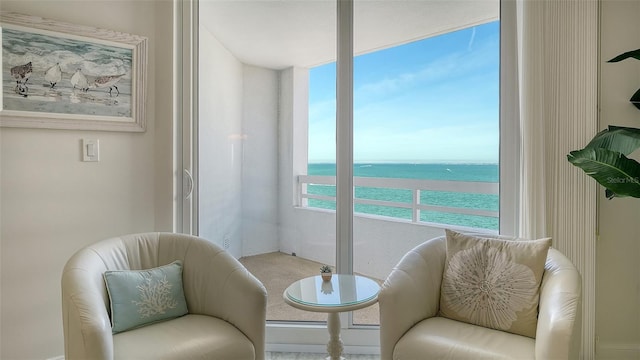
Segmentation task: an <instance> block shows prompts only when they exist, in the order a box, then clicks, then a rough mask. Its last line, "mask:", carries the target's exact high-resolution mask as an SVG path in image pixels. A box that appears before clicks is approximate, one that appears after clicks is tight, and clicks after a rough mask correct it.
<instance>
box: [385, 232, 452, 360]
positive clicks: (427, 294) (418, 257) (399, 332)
mask: <svg viewBox="0 0 640 360" xmlns="http://www.w3.org/2000/svg"><path fill="white" fill-rule="evenodd" d="M445 258H446V242H445V239H444V238H443V237H440V238H435V239H432V240H429V241H427V242H425V243H423V244H421V245H419V246H417V247H415V248H414V249H412V250H411V251H409V252H408V253H407V254H405V255H404V257H403V258H402V259H401V260H400V262H399V263H398V265H396V266H395V267H394V269H393V270H392V271H391V274H389V276H388V277H387V279H386V280H385V282H384V283H383V284H382V288H381V290H380V294H379V296H378V301H379V304H380V351H381V359H383V360H387V359H391V358H392V356H393V349H394V347H395V345H396V343H397V342H398V340H399V339H400V338H401V337H402V336H403V335H404V334H405V333H406V332H407V331H408V330H409V329H411V328H412V327H413V326H414V325H415V324H416V323H418V322H420V321H422V320H424V319H427V318H430V317H433V316H436V315H437V313H438V309H439V307H440V284H441V282H442V272H443V269H444V263H445Z"/></svg>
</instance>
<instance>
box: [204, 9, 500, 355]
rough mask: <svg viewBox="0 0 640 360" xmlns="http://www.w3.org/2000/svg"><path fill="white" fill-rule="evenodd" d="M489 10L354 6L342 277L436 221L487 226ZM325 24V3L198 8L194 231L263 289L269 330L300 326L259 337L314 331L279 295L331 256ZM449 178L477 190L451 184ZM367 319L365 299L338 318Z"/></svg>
mask: <svg viewBox="0 0 640 360" xmlns="http://www.w3.org/2000/svg"><path fill="white" fill-rule="evenodd" d="M498 11H499V10H498V2H497V1H481V2H477V1H469V2H466V1H459V2H458V1H456V2H439V1H416V2H395V1H362V2H360V1H357V2H355V6H354V17H353V21H352V22H351V20H348V21H347V23H352V24H353V25H354V33H353V36H352V40H353V43H354V45H353V46H354V54H353V55H354V56H355V57H354V58H353V62H354V68H353V70H352V71H349V72H347V73H346V74H345V73H342V75H341V76H349V77H352V78H353V84H354V87H353V94H352V96H353V99H354V101H353V103H352V106H353V111H352V112H351V116H352V117H353V131H354V133H353V134H354V135H353V137H352V138H351V141H352V142H353V146H352V151H353V158H351V159H346V160H347V162H353V163H352V164H351V168H352V171H353V176H354V178H353V179H352V182H353V183H354V185H355V191H354V193H355V198H354V199H355V200H352V201H355V209H354V210H355V213H356V215H355V216H354V217H353V219H349V220H348V221H350V222H352V224H353V236H352V243H353V245H352V246H351V245H349V246H350V247H351V249H350V250H349V252H348V253H349V256H350V259H348V261H347V262H349V263H350V264H349V265H350V266H349V267H348V268H349V271H350V268H353V271H354V272H357V273H360V274H363V275H366V276H369V277H372V278H375V279H377V280H379V281H382V280H384V278H385V277H386V275H387V274H388V273H389V271H390V270H391V268H392V266H393V265H394V264H395V263H396V262H397V261H398V260H399V259H400V257H401V256H402V255H403V254H404V253H406V251H408V250H409V249H410V248H412V247H413V246H415V245H417V244H419V243H420V242H423V241H425V240H427V239H429V238H431V237H434V236H438V235H441V234H442V229H443V228H444V227H446V226H457V227H463V228H466V229H476V230H477V229H480V230H482V229H484V230H486V231H494V232H495V231H498V226H499V223H498V219H499V217H498V205H497V203H498V201H499V198H498V185H497V184H498V138H499V131H500V130H499V115H498V110H499V103H498V98H499V93H498V88H499V87H498V83H497V82H498V77H497V72H498V69H499V63H498V62H497V59H498V57H499V23H498V18H499V16H498ZM337 19H338V16H337V14H336V3H333V2H329V1H317V2H316V1H311V2H300V1H241V2H238V1H212V2H208V1H201V2H200V21H199V22H200V26H199V66H198V82H199V87H198V91H199V95H198V100H199V101H198V103H199V109H198V110H199V111H198V113H199V119H198V126H197V128H196V132H197V144H198V145H197V153H198V172H197V174H198V176H197V184H198V190H199V191H198V201H197V203H198V209H197V217H198V230H197V231H198V233H199V234H200V235H201V236H204V237H206V238H208V239H210V240H212V241H214V242H216V243H218V244H219V245H220V246H222V247H224V248H225V249H227V250H228V251H230V252H231V253H232V254H233V255H234V256H236V257H237V258H239V259H240V260H241V261H242V262H243V263H244V264H245V265H246V266H247V267H249V268H250V270H251V271H252V272H253V273H254V274H255V275H256V276H257V277H258V278H260V279H261V280H262V281H263V283H265V285H266V286H267V289H268V291H269V308H268V320H269V321H270V324H271V325H276V324H277V327H276V329H277V330H278V331H285V330H286V328H287V327H288V326H290V325H289V324H290V323H289V322H290V321H297V322H298V323H300V322H304V324H309V326H310V327H305V328H303V330H299V331H296V332H294V333H291V334H290V335H293V336H288V337H284V336H281V335H278V334H276V335H273V336H270V337H269V338H268V341H270V342H272V343H282V342H283V341H284V340H282V339H285V338H286V341H287V342H289V341H293V342H295V341H296V340H295V339H296V338H300V337H304V336H305V335H304V333H305V332H307V331H310V332H314V331H316V332H317V333H318V334H321V335H324V334H325V332H326V330H324V331H323V329H322V328H314V324H316V323H318V322H320V323H321V322H323V321H324V320H325V319H326V316H325V315H323V314H313V313H308V312H303V311H298V310H294V309H293V308H291V307H289V306H287V305H286V304H284V303H283V302H282V300H281V298H282V291H283V290H284V288H285V287H286V286H288V284H289V283H290V282H292V281H294V280H296V279H299V278H301V277H305V276H311V275H315V274H317V273H318V270H319V266H320V265H323V264H329V265H331V266H334V267H335V266H337V265H339V264H338V262H339V260H338V257H339V256H337V255H340V254H343V251H342V250H337V249H343V248H344V246H343V244H340V242H341V241H343V240H341V239H340V236H339V235H337V232H338V230H337V228H336V223H337V221H336V212H335V211H334V209H335V207H336V195H337V192H336V186H335V185H336V182H337V181H336V177H335V175H336V172H337V171H336V163H337V162H338V161H339V160H340V157H341V156H345V155H344V151H342V152H341V151H336V146H337V145H339V144H337V143H336V103H337V93H336V81H337V80H338V75H336V65H335V61H336V57H337V53H336V47H337V42H336V40H337V39H339V36H340V35H339V34H337V32H336V25H337ZM343 145H344V144H343ZM342 160H343V163H344V161H345V159H342ZM327 177H329V178H332V179H328V180H327V179H326V178H327ZM456 181H458V182H464V183H467V182H473V183H482V184H480V185H479V186H475V185H474V190H473V191H466V192H465V186H466V185H465V186H463V188H462V189H461V188H460V186H459V185H460V184H459V183H455V182H456ZM452 183H453V184H452ZM476 185H477V184H476ZM478 189H479V190H478ZM342 214H344V213H342ZM337 216H345V215H341V214H340V213H338V214H337ZM342 262H343V263H344V259H343V260H342ZM340 268H341V269H342V271H344V270H345V267H344V266H341V267H340ZM377 323H378V318H377V308H375V307H372V308H370V309H367V310H366V311H362V312H358V313H356V314H354V316H353V320H352V321H348V322H343V325H344V326H345V327H352V326H353V324H355V325H356V326H355V327H356V328H357V327H358V326H357V325H375V324H377ZM272 329H273V328H272ZM283 329H285V330H283ZM298 329H300V328H298ZM369 330H370V329H365V330H363V331H369ZM278 331H275V332H278ZM300 331H302V332H300ZM354 331H357V330H354ZM344 336H345V339H346V341H345V342H347V343H349V342H351V344H359V345H364V346H367V345H375V343H376V342H377V336H375V335H374V336H371V335H367V336H366V339H365V340H362V337H359V335H356V333H349V332H348V331H347V332H346V333H344ZM371 338H375V339H374V340H371ZM323 340H324V337H322V336H321V337H320V340H319V343H322V342H323ZM361 340H362V341H361ZM305 341H306V342H307V343H308V340H305Z"/></svg>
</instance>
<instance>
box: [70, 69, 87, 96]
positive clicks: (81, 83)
mask: <svg viewBox="0 0 640 360" xmlns="http://www.w3.org/2000/svg"><path fill="white" fill-rule="evenodd" d="M70 81H71V85H73V88H74V89H80V90H82V91H88V90H89V81H88V80H87V77H86V76H84V74H83V73H82V70H80V69H78V70H76V72H75V73H74V74H73V75H72V76H71V80H70Z"/></svg>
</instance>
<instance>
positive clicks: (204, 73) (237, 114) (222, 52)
mask: <svg viewBox="0 0 640 360" xmlns="http://www.w3.org/2000/svg"><path fill="white" fill-rule="evenodd" d="M199 41H200V47H199V51H200V54H199V55H200V59H199V62H200V66H199V73H198V76H199V77H198V81H199V91H200V95H199V123H198V131H199V136H198V161H199V172H200V173H199V174H198V175H197V176H198V181H199V184H198V186H199V204H198V206H199V217H198V222H199V235H200V236H202V237H205V238H207V239H209V240H211V241H213V242H215V243H216V244H218V245H220V246H222V247H225V248H227V249H228V250H229V251H230V252H231V253H232V254H233V255H234V256H235V257H240V256H242V230H241V223H242V217H241V211H242V193H241V191H242V127H241V124H242V113H243V110H242V107H243V103H242V102H243V96H242V91H243V83H242V73H243V70H242V69H243V66H242V64H241V63H240V62H239V61H238V60H236V58H235V57H234V56H233V55H232V54H231V53H229V51H227V49H225V48H224V46H223V45H222V44H220V43H219V42H218V40H217V39H216V38H215V37H214V36H213V34H211V32H209V31H208V30H207V29H206V28H205V27H204V26H200V35H199Z"/></svg>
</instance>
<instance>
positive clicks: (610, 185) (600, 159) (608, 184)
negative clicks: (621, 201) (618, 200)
mask: <svg viewBox="0 0 640 360" xmlns="http://www.w3.org/2000/svg"><path fill="white" fill-rule="evenodd" d="M567 159H568V160H569V162H570V163H572V164H573V165H575V166H577V167H579V168H580V169H582V170H583V171H584V172H585V173H586V174H587V175H589V176H591V177H592V178H594V179H595V180H596V181H597V182H598V183H600V185H602V186H604V187H605V188H607V189H608V190H609V191H608V192H607V197H608V198H613V197H624V196H631V197H635V198H640V163H638V162H637V161H635V160H633V159H629V158H627V157H626V156H624V155H622V154H621V153H619V152H615V151H611V150H607V149H603V148H592V147H587V148H585V149H582V150H575V151H572V152H571V153H569V155H567Z"/></svg>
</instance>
